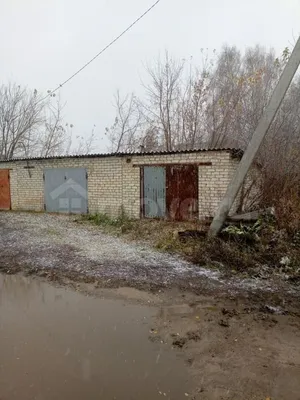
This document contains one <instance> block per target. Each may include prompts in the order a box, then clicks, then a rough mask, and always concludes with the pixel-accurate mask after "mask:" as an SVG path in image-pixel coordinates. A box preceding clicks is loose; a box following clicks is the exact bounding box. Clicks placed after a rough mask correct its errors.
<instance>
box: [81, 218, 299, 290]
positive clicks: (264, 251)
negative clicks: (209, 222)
mask: <svg viewBox="0 0 300 400" xmlns="http://www.w3.org/2000/svg"><path fill="white" fill-rule="evenodd" d="M82 221H88V222H91V223H94V224H96V225H98V226H99V227H100V228H101V229H102V230H103V231H104V232H106V233H110V234H114V235H118V236H120V235H122V237H124V238H125V239H127V240H132V241H137V240H138V241H142V242H147V243H148V244H149V245H150V246H152V247H155V248H157V249H159V250H160V251H167V252H170V253H177V254H180V255H182V256H183V257H184V258H185V259H187V260H189V261H192V262H193V263H195V264H198V265H206V266H211V267H213V268H219V269H222V270H223V271H225V272H227V273H230V274H232V273H234V274H236V273H241V274H244V275H251V276H259V277H267V276H269V275H270V274H273V273H280V274H284V275H286V277H287V279H291V280H293V281H294V282H299V281H300V232H296V233H294V234H293V235H290V234H288V233H287V232H286V231H285V230H282V229H279V228H278V227H277V224H276V221H274V220H269V219H261V220H259V221H258V222H257V223H256V224H253V225H243V224H240V225H238V226H229V227H227V228H226V229H224V230H223V231H222V234H221V236H220V237H218V238H215V239H209V238H207V237H206V236H203V237H196V238H193V237H189V236H187V237H184V238H182V237H181V236H180V235H179V232H183V231H194V230H197V231H198V230H203V226H201V224H200V223H199V222H173V221H165V220H145V219H142V220H130V219H129V218H128V217H127V216H126V215H125V214H121V215H120V216H119V217H118V218H110V217H109V216H107V215H106V214H96V215H86V216H83V217H82Z"/></svg>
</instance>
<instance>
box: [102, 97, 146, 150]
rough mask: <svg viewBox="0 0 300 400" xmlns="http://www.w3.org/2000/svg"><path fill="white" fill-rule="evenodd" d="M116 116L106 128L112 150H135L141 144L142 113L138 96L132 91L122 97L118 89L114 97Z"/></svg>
mask: <svg viewBox="0 0 300 400" xmlns="http://www.w3.org/2000/svg"><path fill="white" fill-rule="evenodd" d="M114 107H115V109H116V117H115V121H114V123H113V125H112V126H111V127H110V128H106V130H105V134H106V135H107V137H108V139H109V141H110V150H111V151H114V152H121V151H134V150H136V149H137V147H138V146H139V144H140V143H139V129H140V128H141V125H142V113H141V110H140V105H139V102H138V100H137V98H136V96H135V95H134V94H133V93H131V94H128V95H126V96H125V97H123V98H122V97H121V94H120V92H119V91H117V93H116V95H115V97H114Z"/></svg>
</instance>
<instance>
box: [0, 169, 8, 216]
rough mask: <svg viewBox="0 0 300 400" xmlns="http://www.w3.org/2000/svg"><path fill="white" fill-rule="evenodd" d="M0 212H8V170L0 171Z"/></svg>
mask: <svg viewBox="0 0 300 400" xmlns="http://www.w3.org/2000/svg"><path fill="white" fill-rule="evenodd" d="M0 210H10V185H9V170H8V169H0Z"/></svg>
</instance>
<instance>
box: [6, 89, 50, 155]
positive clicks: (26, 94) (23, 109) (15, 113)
mask: <svg viewBox="0 0 300 400" xmlns="http://www.w3.org/2000/svg"><path fill="white" fill-rule="evenodd" d="M44 108H45V102H43V101H41V96H40V95H38V93H37V91H36V90H33V91H29V90H28V89H26V88H22V87H21V86H18V85H16V84H12V83H9V84H8V85H2V86H1V87H0V159H4V160H9V159H11V158H13V157H14V156H16V155H21V154H25V153H26V152H27V151H28V150H29V148H30V146H31V143H32V142H33V141H34V139H35V136H36V133H37V131H38V129H40V127H41V126H42V125H43V123H44V122H45V118H44V113H43V111H44Z"/></svg>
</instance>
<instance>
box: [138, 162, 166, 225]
mask: <svg viewBox="0 0 300 400" xmlns="http://www.w3.org/2000/svg"><path fill="white" fill-rule="evenodd" d="M143 196H144V199H142V201H143V204H144V216H145V217H148V218H163V217H165V215H166V169H165V168H164V167H144V193H143Z"/></svg>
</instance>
